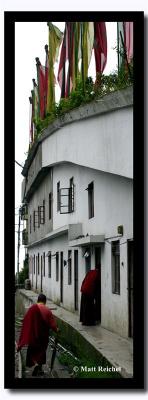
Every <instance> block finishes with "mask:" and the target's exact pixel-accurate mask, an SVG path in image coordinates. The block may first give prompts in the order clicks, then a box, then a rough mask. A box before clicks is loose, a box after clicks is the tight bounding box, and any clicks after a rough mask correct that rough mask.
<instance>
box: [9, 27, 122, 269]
mask: <svg viewBox="0 0 148 400" xmlns="http://www.w3.org/2000/svg"><path fill="white" fill-rule="evenodd" d="M53 23H54V24H55V25H57V26H58V28H59V29H60V30H61V31H62V32H63V31H64V27H65V22H53ZM106 28H107V46H108V55H107V65H106V67H105V70H104V73H105V74H108V73H110V72H112V71H114V70H115V69H116V68H117V55H116V50H115V49H114V48H115V46H116V40H117V25H116V23H115V22H108V23H106ZM45 44H48V26H47V24H46V23H45V22H42V23H41V22H17V23H15V160H17V161H18V162H19V163H20V164H21V165H24V162H25V159H26V152H27V151H28V146H29V96H30V92H31V90H32V88H33V87H32V79H33V78H35V79H36V80H37V78H36V62H35V58H36V57H39V59H40V61H41V63H42V64H43V65H44V64H45V50H44V46H45ZM57 69H58V64H56V66H55V75H56V73H57ZM88 75H89V76H92V77H93V78H95V62H94V58H93V57H92V61H91V64H90V68H89V71H88ZM59 98H60V89H59V86H58V85H57V87H56V101H58V100H59ZM22 179H23V176H22V174H21V168H20V167H19V166H18V165H17V164H15V207H16V208H15V214H16V218H15V223H16V225H15V231H16V232H17V230H18V225H17V224H18V209H19V206H20V205H21V182H22ZM21 223H23V221H22V222H21ZM22 229H23V225H21V230H22ZM15 243H16V257H15V263H16V265H15V269H16V266H17V233H16V234H15ZM23 259H24V247H23V246H22V245H21V248H20V269H21V268H22V266H23Z"/></svg>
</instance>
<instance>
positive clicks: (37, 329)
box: [17, 293, 59, 376]
mask: <svg viewBox="0 0 148 400" xmlns="http://www.w3.org/2000/svg"><path fill="white" fill-rule="evenodd" d="M50 329H52V330H53V331H54V332H58V331H59V329H58V327H57V324H56V321H55V319H54V316H53V314H52V312H51V310H50V309H49V308H48V307H47V306H46V296H45V295H44V294H42V293H41V294H40V295H39V296H38V300H37V304H33V305H32V306H31V307H30V308H29V310H28V311H27V312H26V314H25V316H24V320H23V324H22V329H21V333H20V337H19V341H18V343H17V351H20V350H21V348H22V347H23V346H25V345H28V348H27V355H26V366H28V367H32V366H35V368H34V370H33V373H32V375H33V376H37V375H41V374H42V373H43V372H42V364H46V350H47V346H48V337H49V330H50Z"/></svg>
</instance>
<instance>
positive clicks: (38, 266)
mask: <svg viewBox="0 0 148 400" xmlns="http://www.w3.org/2000/svg"><path fill="white" fill-rule="evenodd" d="M39 273H40V255H39V253H38V275H39Z"/></svg>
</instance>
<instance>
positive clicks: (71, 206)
mask: <svg viewBox="0 0 148 400" xmlns="http://www.w3.org/2000/svg"><path fill="white" fill-rule="evenodd" d="M73 211H74V178H71V179H70V187H69V212H70V213H71V212H73Z"/></svg>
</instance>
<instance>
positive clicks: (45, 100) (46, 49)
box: [44, 44, 48, 118]
mask: <svg viewBox="0 0 148 400" xmlns="http://www.w3.org/2000/svg"><path fill="white" fill-rule="evenodd" d="M44 49H45V53H46V60H45V88H46V74H47V68H48V62H47V60H48V44H45V47H44ZM47 85H48V80H47ZM47 92H48V89H47ZM47 92H46V90H45V94H44V118H45V117H46V107H47Z"/></svg>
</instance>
